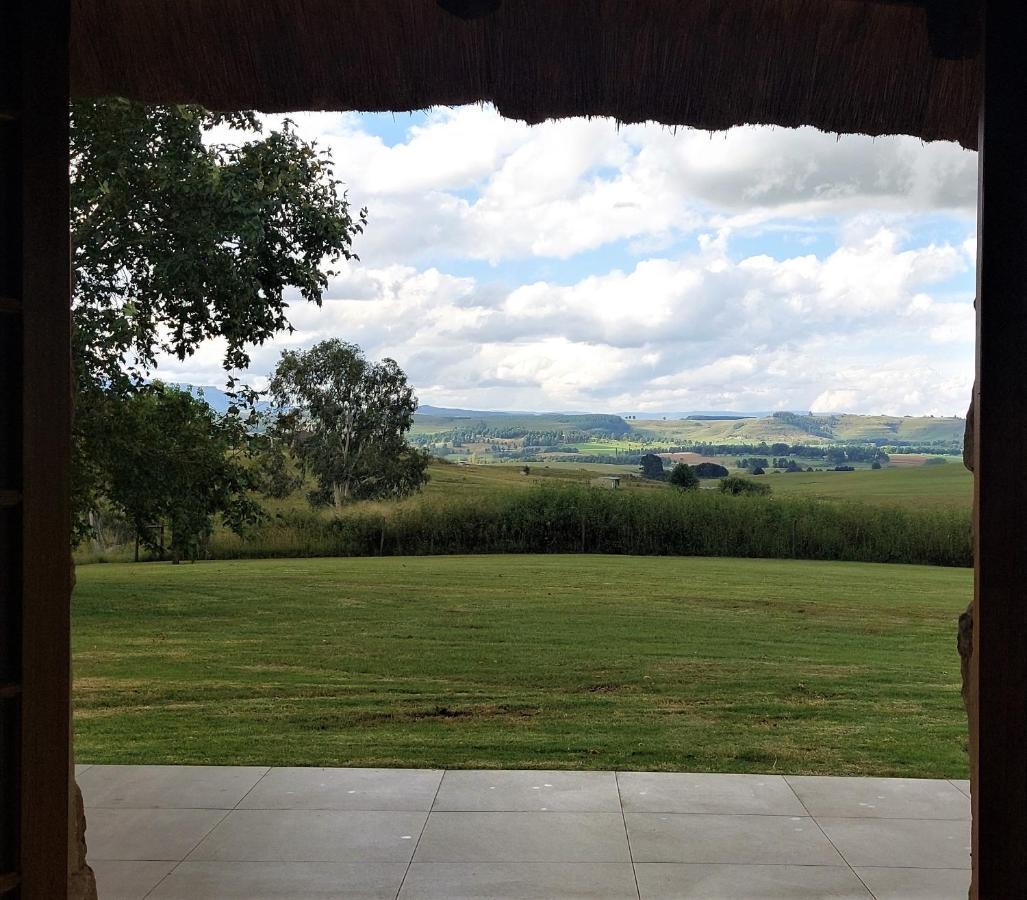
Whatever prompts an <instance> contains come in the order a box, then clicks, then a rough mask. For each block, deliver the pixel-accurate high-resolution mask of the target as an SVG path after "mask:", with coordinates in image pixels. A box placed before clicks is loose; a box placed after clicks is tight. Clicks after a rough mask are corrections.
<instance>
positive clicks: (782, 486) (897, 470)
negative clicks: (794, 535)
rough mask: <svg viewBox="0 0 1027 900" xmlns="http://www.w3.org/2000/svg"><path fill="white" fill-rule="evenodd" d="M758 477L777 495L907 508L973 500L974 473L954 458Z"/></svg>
mask: <svg viewBox="0 0 1027 900" xmlns="http://www.w3.org/2000/svg"><path fill="white" fill-rule="evenodd" d="M760 480H761V481H764V482H766V483H767V484H769V485H770V486H771V488H772V490H773V493H774V495H777V496H780V497H796V496H802V497H821V498H823V499H826V500H855V501H859V502H861V503H873V504H879V505H885V506H891V505H894V506H904V507H908V508H917V507H919V508H923V507H952V508H960V509H969V508H970V506H971V504H972V502H973V476H972V475H971V474H970V472H968V471H967V470H966V469H964V468H963V465H962V463H957V462H949V463H944V464H942V465H938V466H916V467H913V466H894V467H885V468H883V469H877V470H874V469H857V470H856V471H855V472H795V473H792V474H787V475H785V474H782V475H764V476H762V477H761V478H760Z"/></svg>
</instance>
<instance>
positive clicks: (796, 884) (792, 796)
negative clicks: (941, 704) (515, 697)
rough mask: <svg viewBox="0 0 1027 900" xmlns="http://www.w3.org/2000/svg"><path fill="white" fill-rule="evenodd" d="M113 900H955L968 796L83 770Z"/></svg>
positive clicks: (586, 776)
mask: <svg viewBox="0 0 1027 900" xmlns="http://www.w3.org/2000/svg"><path fill="white" fill-rule="evenodd" d="M79 773H80V775H79V782H80V784H81V786H82V790H83V793H84V794H85V800H86V807H87V810H88V815H87V819H88V832H87V839H88V842H89V859H90V862H91V863H92V865H93V867H94V868H95V870H96V873H97V878H98V881H99V886H100V897H101V900H116V898H132V900H140V898H143V897H147V898H155V900H156V898H162V900H168V898H183V900H206V898H218V900H221V898H226V900H227V898H239V900H270V898H276V900H279V898H286V897H288V898H315V897H317V898H324V897H348V898H376V900H377V898H383V900H385V898H388V900H395V898H397V897H398V898H400V900H414V898H438V900H459V898H471V897H475V898H477V897H490V898H529V897H530V898H570V897H575V898H601V900H606V898H628V900H630V898H636V900H638V898H643V900H646V898H675V900H677V898H702V900H718V898H746V900H757V898H758V900H767V898H787V900H807V898H842V897H844V898H863V900H867V898H871V897H876V898H877V900H899V898H901V900H914V898H916V900H920V898H922V900H950V898H951V900H963V898H965V897H966V889H967V884H968V882H969V864H970V860H969V850H968V845H969V833H970V824H969V813H970V805H969V799H968V796H967V794H968V787H967V784H966V782H949V781H928V780H914V779H884V778H820V777H782V776H780V775H685V774H652V773H639V772H619V773H614V772H509V771H484V772H471V771H449V772H445V773H443V772H441V771H430V770H413V769H291V768H282V769H279V768H275V769H267V768H262V767H227V766H225V767H204V766H81V767H79Z"/></svg>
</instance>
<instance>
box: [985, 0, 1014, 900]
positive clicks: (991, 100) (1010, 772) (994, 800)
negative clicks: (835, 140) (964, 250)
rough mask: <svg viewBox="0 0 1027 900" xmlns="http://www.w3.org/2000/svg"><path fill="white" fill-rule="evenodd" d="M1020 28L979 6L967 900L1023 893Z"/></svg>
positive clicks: (990, 0) (992, 4) (1008, 5)
mask: <svg viewBox="0 0 1027 900" xmlns="http://www.w3.org/2000/svg"><path fill="white" fill-rule="evenodd" d="M1025 50H1027V17H1025V16H1024V10H1023V7H1022V5H1021V4H1020V3H1018V2H1016V0H986V3H985V37H984V54H985V80H984V89H983V104H982V114H981V128H980V159H979V165H980V190H979V198H978V204H979V209H978V225H977V229H978V231H977V391H978V394H977V397H976V400H977V413H976V424H975V428H976V440H975V448H974V452H975V457H976V462H975V466H974V470H975V479H974V483H975V489H974V501H975V516H976V521H975V525H976V528H975V547H974V549H975V554H974V559H975V570H974V572H975V579H974V581H975V585H974V586H975V593H974V600H975V610H974V613H975V615H974V653H973V670H974V678H973V683H974V686H975V692H976V695H977V696H976V701H977V702H976V704H972V705H975V706H976V709H977V718H978V721H977V728H976V735H973V736H972V737H976V738H977V749H978V754H977V760H976V765H975V771H974V772H973V781H974V787H975V791H974V798H973V805H974V825H973V854H974V886H973V891H974V892H975V893H974V895H975V896H977V897H981V898H988V900H991V898H995V900H1000V898H1006V897H1022V896H1024V891H1025V887H1024V885H1025V881H1027V871H1025V867H1024V847H1025V846H1027V538H1025V537H1024V532H1023V525H1022V523H1023V522H1024V519H1025V516H1027V479H1025V478H1024V476H1023V471H1022V467H1023V459H1024V451H1025V450H1027V389H1025V385H1024V383H1023V382H1024V377H1025V375H1027V168H1025V159H1027V149H1025V148H1027V103H1025V101H1024V98H1025V97H1027V55H1025Z"/></svg>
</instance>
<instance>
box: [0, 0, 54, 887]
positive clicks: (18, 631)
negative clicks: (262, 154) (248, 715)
mask: <svg viewBox="0 0 1027 900" xmlns="http://www.w3.org/2000/svg"><path fill="white" fill-rule="evenodd" d="M68 23H69V13H68V0H8V2H5V3H3V4H0V56H2V61H0V342H2V344H3V352H2V354H0V356H2V359H0V404H3V406H4V412H3V413H0V424H2V425H3V426H4V427H3V428H0V445H2V446H0V482H2V483H0V618H2V621H0V625H2V628H0V632H2V641H0V642H2V645H3V646H2V647H0V650H2V652H3V654H4V657H3V660H2V661H0V669H2V670H3V678H2V679H0V680H3V682H4V683H3V684H0V702H2V703H3V706H2V707H0V716H2V721H0V737H2V738H3V740H2V741H0V793H2V794H3V796H2V798H0V799H2V800H3V801H4V802H3V813H2V815H3V817H4V820H3V822H2V823H0V825H2V826H3V827H0V862H2V863H3V867H2V869H0V886H2V887H3V888H4V889H5V890H6V889H8V888H13V889H15V890H17V891H18V895H19V897H21V898H22V900H44V898H45V900H53V898H58V897H63V896H65V895H66V893H67V889H68V856H69V807H70V803H69V799H70V790H69V768H70V728H71V721H70V712H71V705H70V704H71V685H70V662H69V660H70V655H71V653H70V642H69V637H70V628H69V625H70V608H71V547H70V534H71V529H70V524H71V522H70V494H69V472H70V458H71V457H70V446H71V444H70V441H71V366H70V356H69V348H70V313H69V296H70V278H69V271H70V263H69V255H68V35H69V24H68Z"/></svg>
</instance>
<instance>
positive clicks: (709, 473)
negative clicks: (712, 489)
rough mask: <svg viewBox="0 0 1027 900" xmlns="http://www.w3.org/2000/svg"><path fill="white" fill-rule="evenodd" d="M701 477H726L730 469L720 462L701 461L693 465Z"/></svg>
mask: <svg viewBox="0 0 1027 900" xmlns="http://www.w3.org/2000/svg"><path fill="white" fill-rule="evenodd" d="M692 471H693V472H695V474H696V476H697V477H699V478H726V477H727V476H728V470H727V469H726V468H725V467H724V466H722V465H720V463H712V462H701V463H698V464H697V465H695V466H693V467H692Z"/></svg>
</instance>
